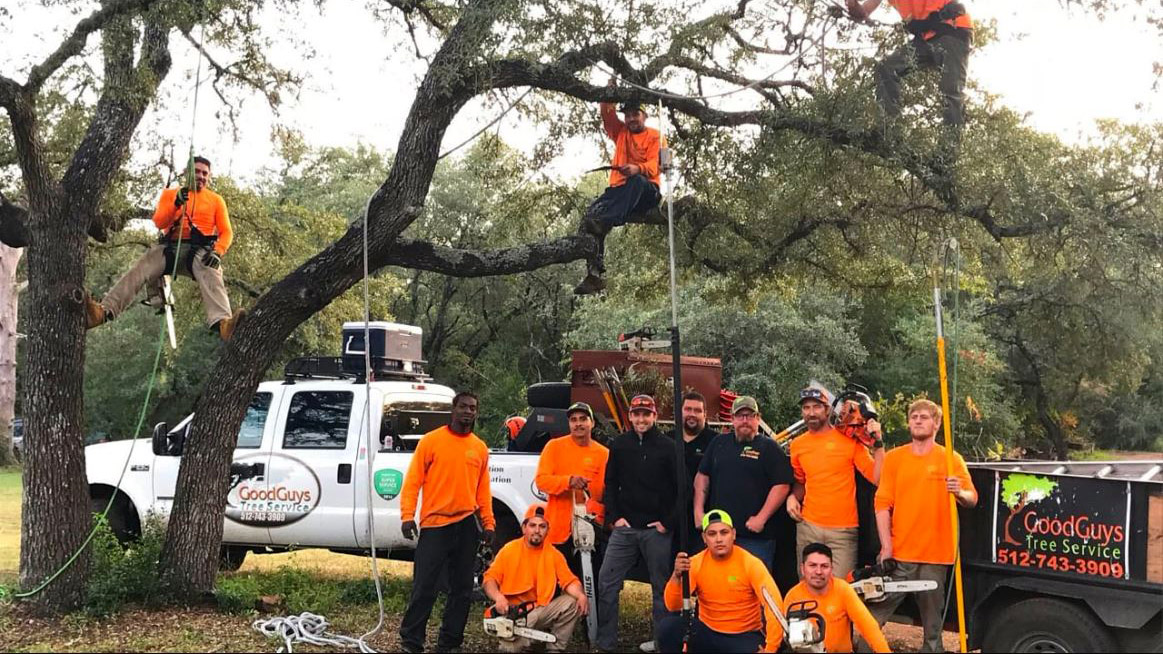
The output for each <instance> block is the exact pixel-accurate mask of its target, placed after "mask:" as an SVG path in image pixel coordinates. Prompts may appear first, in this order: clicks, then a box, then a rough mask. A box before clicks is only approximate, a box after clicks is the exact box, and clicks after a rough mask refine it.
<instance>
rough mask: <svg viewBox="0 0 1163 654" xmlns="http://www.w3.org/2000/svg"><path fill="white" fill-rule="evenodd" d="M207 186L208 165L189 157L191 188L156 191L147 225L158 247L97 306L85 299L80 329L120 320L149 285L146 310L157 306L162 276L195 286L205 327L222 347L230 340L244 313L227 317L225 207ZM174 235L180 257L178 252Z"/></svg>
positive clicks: (231, 234) (231, 235) (228, 236)
mask: <svg viewBox="0 0 1163 654" xmlns="http://www.w3.org/2000/svg"><path fill="white" fill-rule="evenodd" d="M209 186H210V160H209V159H206V158H204V157H194V187H195V188H193V189H190V188H187V187H185V186H183V187H182V188H180V189H179V188H172V189H166V190H164V191H162V195H161V199H159V200H158V205H157V210H156V211H154V214H153V224H154V225H156V226H157V228H158V229H160V230H161V231H162V232H163V236H162V238H161V241H160V242H159V243H158V244H157V245H155V246H153V247H151V248H150V249H149V250H148V251H146V253H145V255H143V256H142V257H141V258H140V259H138V260H137V263H135V264H134V265H133V268H130V269H129V272H127V273H125V274H124V275H122V277H121V279H119V280H117V283H116V284H114V285H113V288H112V289H110V291H109V292H108V293H107V294H106V295H105V297H104V299H102V300H101V302H100V303H98V302H97V301H96V300H94V299H93V298H91V297H90V298H86V302H85V305H86V306H85V328H86V329H92V328H94V327H96V326H98V325H101V324H104V323H106V322H109V321H110V320H113V319H114V318H116V317H117V316H119V315H121V312H122V311H124V310H125V309H126V308H127V307H128V306H129V303H130V302H132V301H133V298H134V297H135V296H136V295H137V292H138V291H139V290H141V287H142V286H144V285H146V284H149V285H150V289H149V291H148V294H149V296H150V298H149V299H147V300H146V302H147V304H152V303H153V301H154V300H160V299H161V298H160V295H161V291H160V284H161V279H162V276H163V275H168V274H172V273H173V271H174V265H175V261H176V262H177V272H178V274H184V275H186V276H188V277H191V278H193V279H194V281H196V282H198V290H200V291H201V292H202V304H203V305H205V307H206V324H208V325H209V326H210V329H212V330H214V331H216V332H218V335H219V336H220V337H221V338H222V340H224V341H228V340H230V336H231V335H232V334H233V333H234V328H235V327H236V326H237V325H238V320H239V319H240V318H241V317H242V315H243V314H244V313H245V311H243V310H240V311H239V312H238V313H237V314H233V315H232V314H231V312H230V298H229V297H228V296H227V295H226V285H225V283H224V282H223V279H222V257H223V256H224V255H225V254H226V250H228V249H229V248H230V243H231V242H232V241H233V240H234V230H233V229H232V228H231V226H230V214H229V213H228V212H227V211H226V201H225V200H223V199H222V196H221V195H218V194H217V193H215V192H214V191H211V190H210V189H209V188H208V187H209ZM179 234H180V241H181V243H180V246H181V251H180V252H179V251H178V247H179Z"/></svg>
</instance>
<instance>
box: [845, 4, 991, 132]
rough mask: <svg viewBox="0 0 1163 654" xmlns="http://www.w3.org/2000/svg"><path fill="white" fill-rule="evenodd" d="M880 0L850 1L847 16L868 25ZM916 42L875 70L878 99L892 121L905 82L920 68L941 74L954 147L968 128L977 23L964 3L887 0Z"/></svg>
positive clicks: (899, 103)
mask: <svg viewBox="0 0 1163 654" xmlns="http://www.w3.org/2000/svg"><path fill="white" fill-rule="evenodd" d="M881 1H882V0H847V5H848V15H849V16H850V17H851V18H852V20H855V21H864V20H865V19H867V18H868V16H869V15H870V14H871V13H872V12H874V11H876V9H877V7H879V6H880V4H881ZM889 4H891V5H892V6H893V8H895V9H896V10H897V12H898V13H899V14H900V15H901V20H903V21H904V24H905V29H906V30H908V32H909V33H910V34H912V35H913V40H912V41H911V42H909V43H908V44H906V45H905V46H903V47H902V48H900V49H899V50H897V51H896V52H894V53H892V54H890V55H889V56H888V57H886V58H885V59H884V60H883V61H881V62H880V63H879V64H877V66H876V97H877V100H878V101H879V103H880V106H881V108H882V109H883V110H884V113H885V115H886V118H887V119H888V120H889V121H890V122H891V121H893V120H894V119H895V118H896V117H897V116H899V115H900V113H901V78H903V77H904V76H905V75H908V74H909V73H911V72H912V71H914V70H916V69H917V68H937V69H940V71H941V78H940V81H939V82H938V87H939V89H940V91H941V99H942V101H943V103H944V121H945V125H946V127H948V128H949V133H948V135H947V136H948V137H949V139H950V144H951V145H955V144H956V141H957V140H958V139H959V137H960V133H961V127H962V126H964V124H965V78H966V75H967V72H968V69H969V50H970V43H971V41H972V39H973V36H972V35H973V21H972V20H970V18H969V14H967V13H966V12H965V5H963V4H962V3H960V2H951V1H949V0H889Z"/></svg>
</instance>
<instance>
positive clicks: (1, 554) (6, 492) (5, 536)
mask: <svg viewBox="0 0 1163 654" xmlns="http://www.w3.org/2000/svg"><path fill="white" fill-rule="evenodd" d="M19 566H20V469H19V468H2V469H0V583H12V582H14V581H15V580H16V571H17V569H18V568H19Z"/></svg>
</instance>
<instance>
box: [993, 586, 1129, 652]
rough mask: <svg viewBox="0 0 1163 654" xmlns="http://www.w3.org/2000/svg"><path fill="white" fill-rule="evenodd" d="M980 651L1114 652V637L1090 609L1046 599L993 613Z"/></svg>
mask: <svg viewBox="0 0 1163 654" xmlns="http://www.w3.org/2000/svg"><path fill="white" fill-rule="evenodd" d="M991 622H993V624H992V625H990V627H989V630H988V631H987V632H986V634H985V639H984V641H983V643H982V648H981V649H982V651H983V652H1116V651H1118V645H1117V644H1116V643H1115V639H1114V637H1112V636H1111V633H1110V631H1108V630H1107V628H1106V627H1105V626H1103V624H1102V623H1101V622H1099V621H1098V620H1097V619H1096V618H1095V617H1094V614H1092V613H1091V612H1090V611H1089V610H1087V609H1084V608H1082V607H1080V606H1078V605H1077V604H1072V603H1070V602H1064V601H1062V600H1057V599H1050V598H1047V597H1036V598H1033V599H1028V600H1022V601H1021V602H1018V603H1016V604H1013V605H1011V606H1008V607H1006V608H1005V610H1004V611H997V612H995V613H994V614H993V618H992V620H991Z"/></svg>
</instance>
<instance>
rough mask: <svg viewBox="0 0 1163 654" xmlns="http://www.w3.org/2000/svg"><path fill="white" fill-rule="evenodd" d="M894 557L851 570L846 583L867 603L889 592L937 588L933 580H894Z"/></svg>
mask: <svg viewBox="0 0 1163 654" xmlns="http://www.w3.org/2000/svg"><path fill="white" fill-rule="evenodd" d="M896 569H897V563H896V560H895V559H885V560H884V561H883V562H881V563H880V564H879V565H870V566H865V567H863V568H859V569H857V570H853V571H852V574H850V575H849V577H850V579H849V580H848V583H849V584H850V585H851V586H852V590H854V591H856V595H857V596H858V597H859V598H860V599H862V600H864V601H865V602H868V603H875V602H880V601H883V600H884V598H885V596H887V595H888V594H889V593H919V592H922V591H926V590H937V582H935V581H931V580H930V581H921V580H917V581H895V580H893V578H892V574H893V573H894V572H896Z"/></svg>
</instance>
